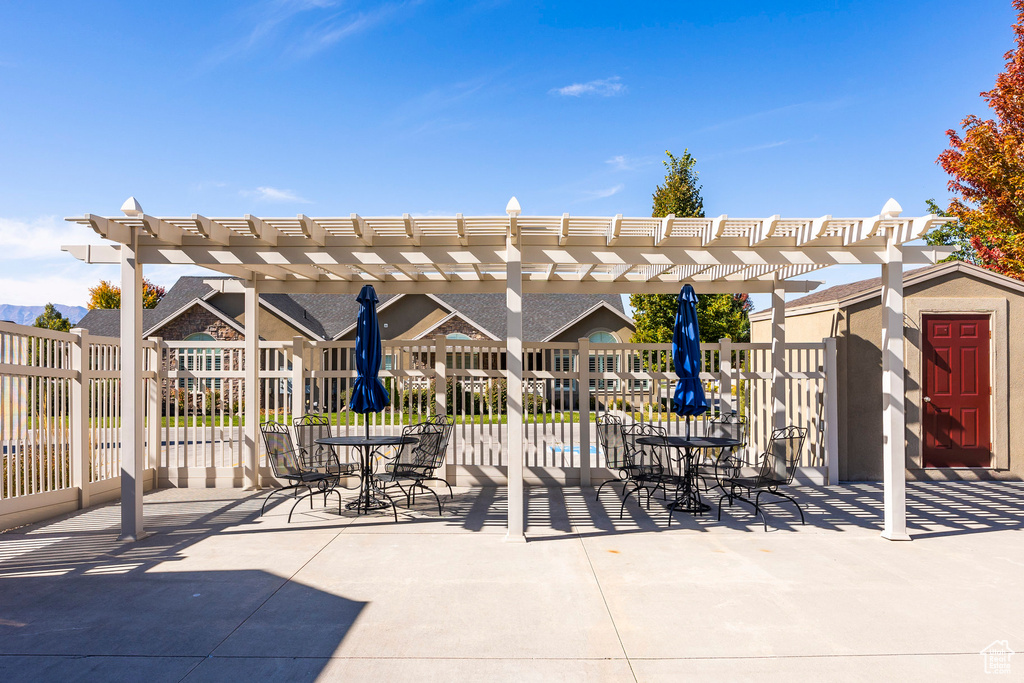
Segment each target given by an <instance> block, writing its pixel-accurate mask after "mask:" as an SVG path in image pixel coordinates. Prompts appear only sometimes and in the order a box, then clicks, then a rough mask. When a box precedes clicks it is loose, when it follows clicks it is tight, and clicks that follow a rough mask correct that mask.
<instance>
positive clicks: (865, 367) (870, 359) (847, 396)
mask: <svg viewBox="0 0 1024 683" xmlns="http://www.w3.org/2000/svg"><path fill="white" fill-rule="evenodd" d="M903 286H904V302H903V303H904V325H905V330H904V332H905V335H906V342H905V347H904V360H905V367H906V370H905V377H906V410H907V412H906V466H907V476H908V478H910V479H916V480H931V479H940V480H948V479H969V480H974V479H1011V480H1020V479H1022V478H1024V456H1022V453H1024V427H1021V426H1020V424H1019V423H1014V422H1013V421H1011V419H1010V418H1011V416H1012V415H1021V414H1024V363H1022V362H1021V361H1022V360H1024V336H1022V335H1020V334H1019V333H1018V332H1019V330H1021V329H1024V282H1020V281H1018V280H1014V279H1011V278H1008V277H1005V276H1003V275H999V274H997V273H994V272H992V271H989V270H985V269H983V268H979V267H977V266H974V265H971V264H968V263H964V262H959V261H952V262H947V263H939V264H936V265H934V266H929V267H926V268H920V269H917V270H913V271H908V272H906V273H904V279H903ZM750 319H751V338H752V340H753V341H755V342H766V341H770V339H771V329H770V328H771V312H770V311H760V312H758V313H754V314H753V315H751V318H750ZM881 321H882V307H881V281H880V280H879V279H877V278H875V279H870V280H862V281H860V282H852V283H849V284H844V285H839V286H836V287H831V288H829V289H825V290H822V291H819V292H814V293H812V294H810V295H808V296H804V297H802V298H799V299H795V300H793V301H789V302H787V303H786V340H787V342H810V341H814V342H817V341H820V340H821V339H823V338H825V337H835V338H836V348H837V356H838V359H837V360H838V363H837V367H838V373H839V376H838V386H839V396H838V399H839V400H838V404H839V429H838V432H839V433H838V436H839V476H840V479H841V480H844V481H875V480H879V479H881V478H882V410H881V409H882V398H881V397H882V396H883V395H884V394H883V392H882V354H881V341H882V340H881V337H882V333H881V325H882V322H881Z"/></svg>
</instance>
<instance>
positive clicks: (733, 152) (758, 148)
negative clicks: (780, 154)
mask: <svg viewBox="0 0 1024 683" xmlns="http://www.w3.org/2000/svg"><path fill="white" fill-rule="evenodd" d="M816 139H817V136H815V137H810V138H807V139H805V140H776V141H775V142H764V143H761V144H759V145H751V146H749V147H740V148H739V149H730V150H726V151H724V152H719V153H717V154H709V155H707V156H706V157H703V160H704V161H713V160H715V159H721V158H723V157H732V156H738V155H741V154H750V153H752V152H762V151H764V150H766V149H775V148H777V147H785V146H786V145H800V144H805V143H808V142H814V141H815V140H816Z"/></svg>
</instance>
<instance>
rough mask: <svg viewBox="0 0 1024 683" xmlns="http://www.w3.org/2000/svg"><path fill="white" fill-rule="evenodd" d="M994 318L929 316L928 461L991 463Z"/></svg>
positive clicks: (926, 355)
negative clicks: (991, 321)
mask: <svg viewBox="0 0 1024 683" xmlns="http://www.w3.org/2000/svg"><path fill="white" fill-rule="evenodd" d="M989 345H990V342H989V319H988V316H986V315H956V316H931V315H927V316H924V387H923V389H924V391H923V395H924V466H925V467H989V466H990V465H991V463H992V443H991V437H990V429H991V427H990V425H989V419H990V414H991V403H992V390H991V384H990V383H989Z"/></svg>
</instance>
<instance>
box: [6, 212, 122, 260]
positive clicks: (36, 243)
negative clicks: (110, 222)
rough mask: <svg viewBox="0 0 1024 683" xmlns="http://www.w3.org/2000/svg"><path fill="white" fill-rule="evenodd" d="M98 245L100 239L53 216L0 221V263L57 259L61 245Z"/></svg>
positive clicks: (86, 229) (90, 232)
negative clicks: (28, 219) (0, 246)
mask: <svg viewBox="0 0 1024 683" xmlns="http://www.w3.org/2000/svg"><path fill="white" fill-rule="evenodd" d="M101 242H102V239H101V238H100V236H99V235H97V234H96V233H95V232H93V231H92V230H90V229H89V228H86V227H83V226H81V225H78V224H77V223H68V222H67V221H63V220H60V219H58V218H56V217H54V216H47V217H44V218H37V219H35V220H31V221H22V220H15V219H11V218H0V245H3V249H0V262H5V261H23V260H25V259H44V258H60V257H61V256H64V254H63V253H62V252H61V250H60V247H61V245H62V244H99V243H101ZM67 258H70V256H68V257H67Z"/></svg>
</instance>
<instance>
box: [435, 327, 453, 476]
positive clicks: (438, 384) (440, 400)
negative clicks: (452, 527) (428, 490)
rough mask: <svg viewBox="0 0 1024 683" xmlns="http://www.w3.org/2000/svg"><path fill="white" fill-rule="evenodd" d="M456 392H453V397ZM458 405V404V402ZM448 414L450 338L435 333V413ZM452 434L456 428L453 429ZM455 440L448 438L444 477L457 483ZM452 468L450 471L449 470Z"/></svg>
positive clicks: (438, 414) (441, 415)
mask: <svg viewBox="0 0 1024 683" xmlns="http://www.w3.org/2000/svg"><path fill="white" fill-rule="evenodd" d="M454 397H455V394H454V393H453V394H452V398H454ZM456 405H457V404H456ZM447 414H448V340H447V338H446V337H445V336H444V335H443V334H438V335H434V415H437V416H438V417H444V416H445V415H447ZM452 419H455V409H454V406H452ZM452 436H455V430H454V429H452ZM452 444H453V440H452V439H449V440H448V450H447V451H445V455H444V461H445V462H444V468H443V472H444V474H445V476H444V479H447V480H448V482H449V483H451V484H455V483H456V480H455V468H454V467H453V466H452V465H453V463H452V457H451V455H450V454H451V452H452V450H453V449H454V448H455V447H454V446H453V445H452ZM449 469H450V470H452V471H451V472H449V471H448V470H449Z"/></svg>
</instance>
